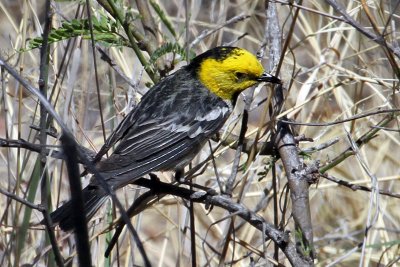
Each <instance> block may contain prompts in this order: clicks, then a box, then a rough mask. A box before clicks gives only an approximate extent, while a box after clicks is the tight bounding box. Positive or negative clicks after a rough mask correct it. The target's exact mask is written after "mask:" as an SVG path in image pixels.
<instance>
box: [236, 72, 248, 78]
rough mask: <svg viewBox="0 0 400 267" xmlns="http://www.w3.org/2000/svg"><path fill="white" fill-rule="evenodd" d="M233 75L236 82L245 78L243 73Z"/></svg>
mask: <svg viewBox="0 0 400 267" xmlns="http://www.w3.org/2000/svg"><path fill="white" fill-rule="evenodd" d="M235 75H236V78H237V79H238V80H244V79H245V78H246V76H247V75H246V73H243V72H236V73H235Z"/></svg>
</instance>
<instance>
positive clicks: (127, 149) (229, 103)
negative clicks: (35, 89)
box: [51, 47, 280, 231]
mask: <svg viewBox="0 0 400 267" xmlns="http://www.w3.org/2000/svg"><path fill="white" fill-rule="evenodd" d="M258 82H271V83H280V80H279V79H278V78H277V77H275V76H272V75H270V74H268V73H266V72H265V71H264V68H263V66H262V65H261V64H260V62H259V61H258V60H257V58H256V57H255V56H254V55H253V54H251V53H250V52H248V51H247V50H244V49H242V48H237V47H216V48H213V49H211V50H208V51H206V52H205V53H203V54H201V55H199V56H197V57H196V58H194V59H193V60H192V62H191V63H190V64H189V65H187V66H185V67H182V68H181V69H179V70H178V71H176V72H175V73H173V74H172V75H170V76H168V77H166V78H164V79H163V80H162V81H160V82H159V83H158V84H156V85H154V86H153V87H152V88H151V89H150V90H149V91H148V92H147V93H146V94H145V95H144V96H143V97H142V99H141V101H140V103H139V104H138V106H137V107H136V108H135V109H134V110H132V111H131V112H130V113H129V114H128V115H127V116H126V117H125V118H124V119H123V120H122V122H121V123H120V124H119V125H118V127H117V129H116V130H115V131H114V132H113V133H112V134H111V136H110V137H109V138H108V139H107V141H106V143H105V144H104V145H103V147H102V148H101V150H100V151H99V153H98V154H97V156H96V160H97V161H98V162H97V163H96V168H97V170H98V171H99V172H100V173H101V174H102V176H103V177H104V178H105V180H106V182H107V183H108V185H109V186H110V187H111V188H112V189H113V190H116V189H119V188H121V187H124V186H126V185H127V184H130V183H132V182H133V181H134V180H135V179H138V178H140V177H142V176H144V175H146V174H149V173H150V172H156V171H170V170H181V169H182V168H184V167H185V166H186V165H187V164H188V163H189V162H190V161H191V160H192V159H193V157H194V156H195V155H196V154H197V153H198V152H199V151H200V150H201V148H202V146H203V145H204V144H205V143H206V141H207V140H208V139H209V138H210V137H212V136H213V135H214V134H216V133H217V132H218V130H219V129H220V128H221V127H222V126H223V124H224V123H225V121H226V119H227V118H228V116H229V115H230V113H231V112H232V109H233V103H234V102H235V100H236V98H237V96H238V95H239V93H241V92H242V91H243V90H245V89H246V88H248V87H250V86H253V85H255V84H257V83H258ZM118 142H119V143H118ZM117 143H118V145H117V146H116V148H115V150H114V152H113V153H112V154H111V156H110V157H108V158H102V156H103V155H104V154H105V153H106V152H107V150H108V149H109V148H110V147H112V146H114V145H115V144H117ZM83 199H84V202H85V212H86V218H87V220H89V219H90V218H91V217H92V216H93V215H94V214H95V212H96V211H97V210H98V209H99V208H100V207H101V205H102V204H103V203H104V202H105V200H106V199H107V194H106V193H105V191H104V190H103V188H102V187H101V185H100V184H99V183H98V182H97V180H96V179H95V178H94V177H93V178H92V179H91V181H90V184H89V185H88V186H87V187H86V188H84V189H83ZM71 212H72V210H71V202H70V201H69V202H67V203H66V204H64V205H63V206H61V207H60V208H58V209H57V210H56V211H54V212H53V213H51V218H52V221H53V222H54V223H59V225H60V227H61V229H63V230H64V231H68V230H71V229H73V227H74V223H73V219H72V216H71V214H72V213H71Z"/></svg>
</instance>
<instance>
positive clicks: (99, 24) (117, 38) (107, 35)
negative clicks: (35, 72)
mask: <svg viewBox="0 0 400 267" xmlns="http://www.w3.org/2000/svg"><path fill="white" fill-rule="evenodd" d="M92 25H93V36H94V40H95V41H96V42H101V43H102V44H104V45H105V46H130V45H129V42H128V40H126V39H125V38H123V37H122V36H121V35H120V34H118V31H117V30H118V26H117V23H116V22H114V21H112V20H111V19H109V18H107V17H106V16H104V15H102V16H100V17H99V18H96V17H93V18H92ZM90 36H91V35H90V25H89V20H87V19H73V20H71V21H63V22H62V23H61V27H60V28H57V29H53V30H52V31H51V33H50V35H49V40H48V41H49V44H52V43H56V42H60V41H63V40H68V39H70V38H74V37H82V38H83V39H91V37H90ZM42 44H43V39H42V38H41V37H36V38H33V39H31V40H30V41H29V43H28V45H27V48H26V49H22V50H21V51H20V52H24V51H28V50H32V49H35V48H40V47H41V45H42Z"/></svg>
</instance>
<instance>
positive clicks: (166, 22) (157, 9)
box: [150, 0, 177, 38]
mask: <svg viewBox="0 0 400 267" xmlns="http://www.w3.org/2000/svg"><path fill="white" fill-rule="evenodd" d="M150 4H151V6H152V7H153V9H154V11H155V12H156V13H157V15H158V16H159V17H160V19H161V21H162V22H163V23H164V25H165V27H167V29H168V30H169V31H170V33H171V34H172V35H173V36H174V37H175V38H176V37H177V35H176V32H175V29H174V26H173V25H172V23H171V22H170V20H169V19H168V17H167V16H166V15H165V12H164V10H162V8H161V7H160V6H159V5H158V4H157V3H156V2H155V1H153V0H150Z"/></svg>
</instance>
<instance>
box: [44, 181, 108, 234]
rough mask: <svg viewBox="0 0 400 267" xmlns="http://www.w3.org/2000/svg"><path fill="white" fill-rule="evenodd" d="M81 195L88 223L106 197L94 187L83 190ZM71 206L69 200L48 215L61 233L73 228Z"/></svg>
mask: <svg viewBox="0 0 400 267" xmlns="http://www.w3.org/2000/svg"><path fill="white" fill-rule="evenodd" d="M82 194H83V201H84V203H85V213H86V220H87V221H89V220H90V218H92V217H93V215H94V214H95V213H96V211H97V210H98V209H99V208H100V207H101V206H102V205H103V203H104V202H105V201H106V200H107V195H106V194H105V193H104V191H103V190H101V189H100V188H98V187H95V186H88V187H86V188H84V189H83V191H82ZM71 204H72V203H71V200H70V201H68V202H67V203H65V204H64V205H62V206H61V207H59V208H58V209H56V210H55V211H53V212H52V213H51V214H50V217H51V220H52V221H53V223H56V224H57V223H58V224H59V226H60V228H61V229H62V230H63V231H69V230H72V229H73V228H74V219H73V217H74V216H73V215H72V214H73V210H72V206H71Z"/></svg>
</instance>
